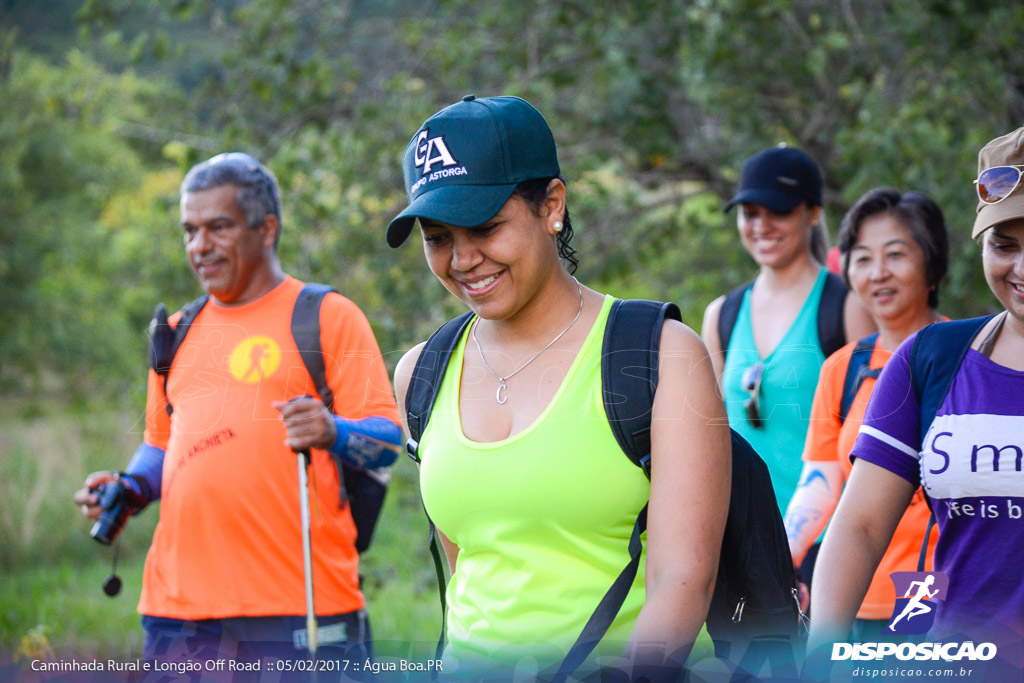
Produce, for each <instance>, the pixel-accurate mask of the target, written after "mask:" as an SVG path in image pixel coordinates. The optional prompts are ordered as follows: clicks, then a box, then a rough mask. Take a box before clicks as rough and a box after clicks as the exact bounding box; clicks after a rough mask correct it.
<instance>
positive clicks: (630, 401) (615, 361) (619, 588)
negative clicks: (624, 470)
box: [552, 299, 682, 683]
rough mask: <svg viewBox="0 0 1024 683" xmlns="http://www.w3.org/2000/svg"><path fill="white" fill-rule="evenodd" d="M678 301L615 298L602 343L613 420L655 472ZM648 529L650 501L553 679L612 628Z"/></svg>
mask: <svg viewBox="0 0 1024 683" xmlns="http://www.w3.org/2000/svg"><path fill="white" fill-rule="evenodd" d="M681 318H682V316H681V315H680V313H679V307H678V306H676V305H675V304H673V303H662V302H660V301H645V300H639V299H631V300H617V301H614V302H613V303H612V308H611V311H609V313H608V322H607V323H606V325H605V330H604V341H603V345H602V348H601V394H602V398H603V399H604V410H605V414H606V415H607V417H608V424H609V426H610V427H611V429H612V433H613V434H614V435H615V440H616V441H617V442H618V444H619V447H620V448H621V449H622V451H623V452H624V453H625V454H626V457H628V458H629V459H630V461H631V462H632V463H633V464H634V465H636V466H637V467H639V468H641V469H642V470H643V471H644V474H646V475H647V477H648V478H650V476H651V409H652V408H653V405H654V393H655V391H656V390H657V388H658V354H659V352H660V350H661V330H662V327H663V326H664V324H665V320H666V319H670V320H681ZM646 530H647V506H646V505H644V507H643V509H641V510H640V513H639V514H638V515H637V518H636V522H635V523H634V525H633V533H632V535H631V536H630V539H629V562H627V563H626V566H625V567H623V569H622V571H621V572H619V575H618V576H617V577H616V578H615V581H614V582H612V585H611V587H610V588H609V589H608V590H607V591H606V592H605V594H604V597H602V598H601V601H600V602H599V603H598V605H597V608H596V609H595V610H594V612H593V614H591V615H590V619H589V620H588V621H587V623H586V625H585V626H584V627H583V631H582V632H581V633H580V635H579V637H578V638H576V642H575V643H574V644H573V646H572V647H571V648H570V649H569V653H568V654H567V655H566V656H565V659H564V660H563V661H562V664H561V665H560V666H559V668H558V672H557V673H556V674H555V676H554V678H552V683H560V682H561V681H564V680H565V679H566V678H567V677H568V676H569V675H570V674H571V673H572V672H573V671H575V670H576V669H577V668H579V666H580V664H582V663H583V662H584V661H585V660H586V659H587V657H588V656H589V655H590V653H591V652H592V651H593V649H594V648H595V647H596V646H597V644H598V643H599V642H600V641H601V638H603V637H604V634H605V633H607V632H608V629H609V628H610V627H611V625H612V622H613V621H615V617H616V615H618V613H619V610H620V609H621V608H622V603H624V602H625V601H626V596H628V595H629V591H630V589H631V588H632V587H633V581H634V580H635V579H636V575H637V571H638V570H639V568H640V557H641V553H642V551H643V542H642V541H641V538H640V537H641V535H642V534H643V533H644V531H646Z"/></svg>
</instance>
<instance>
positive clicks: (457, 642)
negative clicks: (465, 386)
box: [420, 297, 650, 678]
mask: <svg viewBox="0 0 1024 683" xmlns="http://www.w3.org/2000/svg"><path fill="white" fill-rule="evenodd" d="M612 301H613V299H612V298H611V297H606V298H605V302H604V306H603V308H602V310H601V313H600V315H599V316H598V319H597V321H596V322H595V324H594V326H593V328H592V329H591V330H590V333H589V335H588V336H587V338H586V340H585V342H584V344H583V346H582V348H581V349H580V352H579V353H578V354H577V356H576V359H575V361H574V362H573V363H572V365H571V366H570V368H569V370H568V373H567V374H566V376H565V378H564V380H563V381H562V383H561V386H560V387H559V389H558V392H557V393H556V394H555V397H554V399H553V400H552V402H551V403H550V404H549V405H548V407H547V409H546V410H545V411H544V412H543V413H542V414H541V416H540V417H539V418H538V419H537V420H536V421H535V422H534V423H533V424H532V425H530V427H528V428H527V429H526V430H524V431H522V432H520V433H518V434H516V435H514V436H512V437H511V438H508V439H505V440H503V441H497V442H493V443H478V442H474V441H470V440H469V439H468V438H466V436H465V435H464V433H463V431H462V426H461V422H460V418H459V406H458V396H459V391H458V389H459V386H460V382H461V376H462V362H463V355H464V352H465V348H466V346H465V344H466V336H465V335H463V338H462V339H461V340H460V342H459V344H458V346H457V347H456V349H455V352H454V353H453V354H452V358H451V362H450V363H449V365H448V370H447V373H446V374H445V377H444V380H443V384H442V386H441V389H440V392H439V393H438V396H437V401H436V403H435V407H434V411H433V413H432V415H431V419H430V422H429V424H428V425H427V428H426V430H425V432H424V433H423V438H422V439H421V441H420V456H421V458H422V464H421V469H420V487H421V491H422V495H423V503H424V506H425V507H426V509H427V513H428V514H429V515H430V518H431V519H432V520H433V521H434V523H435V524H436V525H437V527H438V528H439V529H440V530H441V531H443V532H444V533H445V535H446V536H448V538H450V539H451V540H452V541H453V542H455V543H456V544H457V545H458V546H459V549H460V551H459V556H458V560H457V562H456V567H455V572H454V575H453V576H452V578H451V582H450V583H449V585H448V593H447V599H448V619H447V629H448V639H449V640H448V646H447V647H446V649H445V674H446V675H447V674H452V675H455V676H456V677H461V676H469V677H471V678H472V677H474V676H477V675H480V673H481V671H482V670H487V671H489V672H491V674H492V675H495V676H499V677H502V678H505V677H510V676H511V675H512V673H513V672H516V675H519V674H520V673H522V674H526V673H528V672H526V671H523V670H522V666H524V664H523V662H527V664H526V665H525V666H534V665H535V666H536V667H538V668H539V669H543V668H544V667H545V666H548V665H551V664H555V663H558V662H560V661H561V660H562V659H563V658H564V656H565V654H566V653H567V652H568V650H569V648H570V647H571V646H572V644H573V642H575V640H576V637H577V636H578V635H579V634H580V632H581V631H582V629H583V626H584V624H586V622H587V620H588V619H589V618H590V615H591V614H592V613H593V611H594V608H595V607H596V606H597V604H598V602H599V601H600V599H601V598H602V597H603V596H604V594H605V591H607V590H608V588H609V587H610V586H611V584H612V581H613V580H614V579H615V577H616V576H617V575H618V574H619V572H620V571H621V570H622V568H623V567H624V566H625V564H626V562H627V561H628V559H629V551H628V544H629V538H630V535H631V533H632V530H633V524H634V522H635V521H636V516H637V514H638V513H639V512H640V510H641V508H643V506H644V504H645V503H646V502H647V499H648V497H649V496H650V483H649V482H648V480H647V478H646V477H645V476H644V474H643V472H642V471H641V470H640V468H638V467H636V466H635V465H633V464H632V463H631V462H630V461H629V459H628V458H627V457H626V456H625V455H624V454H623V452H622V450H621V448H620V447H619V445H618V443H617V442H616V440H615V437H614V435H613V434H612V431H611V428H610V427H609V426H608V420H607V417H606V416H605V412H604V404H603V402H602V398H601V347H602V341H603V337H604V328H605V323H606V322H607V318H608V312H609V310H610V308H611V303H612ZM644 559H646V558H644ZM643 602H644V561H641V564H640V571H639V573H638V574H637V577H636V581H635V582H634V584H633V588H632V589H631V591H630V593H629V595H628V597H627V598H626V601H625V604H624V605H623V606H622V609H621V610H620V611H619V614H618V616H617V617H616V619H615V621H614V622H613V624H612V626H611V628H610V629H609V630H608V634H607V635H606V636H605V638H604V640H603V641H602V646H601V648H600V651H601V652H604V653H607V654H609V655H610V656H618V655H621V654H622V648H623V646H624V645H625V643H626V642H627V641H628V639H629V636H630V633H631V632H632V628H633V625H634V623H635V622H636V618H637V615H638V614H639V612H640V608H641V607H642V606H643ZM530 662H532V664H531V663H530ZM517 667H518V668H517Z"/></svg>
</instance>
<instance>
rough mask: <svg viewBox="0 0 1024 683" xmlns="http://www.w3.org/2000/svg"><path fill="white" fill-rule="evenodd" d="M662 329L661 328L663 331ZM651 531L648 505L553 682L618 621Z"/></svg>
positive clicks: (565, 674) (583, 657)
mask: <svg viewBox="0 0 1024 683" xmlns="http://www.w3.org/2000/svg"><path fill="white" fill-rule="evenodd" d="M659 329H660V328H659ZM646 529H647V505H644V507H643V509H642V510H640V514H639V515H637V518H636V523H634V524H633V533H632V534H631V535H630V537H629V562H627V563H626V566H625V567H623V568H622V571H621V572H619V575H618V576H617V577H615V581H614V582H613V583H612V585H611V588H609V589H608V591H607V592H606V593H605V594H604V597H603V598H601V602H599V603H598V605H597V608H596V609H595V610H594V613H593V614H591V615H590V619H589V620H588V621H587V624H586V625H585V626H584V627H583V631H582V632H581V633H580V635H579V637H578V638H577V639H576V642H575V643H573V645H572V647H571V648H569V653H568V654H567V655H566V656H565V659H563V660H562V663H561V665H560V666H559V667H558V672H557V673H556V674H555V675H554V676H553V677H552V679H551V683H562V681H565V680H566V679H567V678H568V677H569V675H570V674H571V673H572V672H574V671H575V670H576V669H578V668H579V666H580V664H582V663H583V662H584V661H586V659H587V657H588V656H589V655H590V653H591V652H592V651H593V650H594V648H595V647H597V644H598V643H599V642H601V638H603V637H604V634H605V633H607V632H608V628H609V627H610V626H611V625H612V622H613V621H615V616H616V615H617V614H618V613H619V609H621V608H622V603H624V602H625V601H626V596H627V595H629V590H630V588H632V587H633V582H634V581H635V580H636V574H637V571H638V570H639V568H640V555H641V551H642V550H643V541H642V540H641V538H640V536H641V534H643V532H644V531H645V530H646Z"/></svg>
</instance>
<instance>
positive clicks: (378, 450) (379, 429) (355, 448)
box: [331, 415, 402, 470]
mask: <svg viewBox="0 0 1024 683" xmlns="http://www.w3.org/2000/svg"><path fill="white" fill-rule="evenodd" d="M334 424H335V426H336V427H337V428H338V437H337V438H336V439H335V440H334V445H333V446H331V452H332V453H334V454H335V455H337V456H339V457H340V458H341V459H342V460H344V461H345V462H347V463H348V464H350V465H355V466H356V467H362V468H364V469H368V470H375V469H377V468H378V467H387V466H388V465H390V464H392V463H393V462H395V460H396V459H397V458H398V453H399V452H400V451H401V448H402V446H401V444H402V428H401V427H399V426H398V425H396V424H395V423H394V422H392V421H391V420H389V419H387V418H386V417H379V416H376V415H374V416H371V417H367V418H363V419H362V420H346V419H345V418H343V417H339V416H338V415H335V416H334Z"/></svg>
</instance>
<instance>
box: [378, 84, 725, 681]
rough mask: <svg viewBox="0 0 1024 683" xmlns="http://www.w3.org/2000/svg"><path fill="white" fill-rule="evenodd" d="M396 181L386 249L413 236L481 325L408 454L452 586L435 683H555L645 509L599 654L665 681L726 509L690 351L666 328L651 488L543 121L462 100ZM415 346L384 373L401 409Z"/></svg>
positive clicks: (705, 600) (682, 331)
mask: <svg viewBox="0 0 1024 683" xmlns="http://www.w3.org/2000/svg"><path fill="white" fill-rule="evenodd" d="M404 172H405V182H406V190H407V192H408V194H409V199H410V204H409V206H408V207H407V208H406V209H405V210H404V211H403V212H402V213H401V214H400V215H399V216H398V217H397V218H396V219H395V220H394V221H392V222H391V224H390V226H389V227H388V243H389V244H390V245H391V246H393V247H396V246H398V245H399V244H401V243H402V242H403V241H404V240H405V239H406V238H407V237H408V235H409V233H410V232H411V231H412V228H413V226H414V224H415V222H416V221H417V220H418V221H419V227H420V233H421V236H422V243H423V249H424V253H425V255H426V259H427V264H428V265H429V267H430V269H431V271H432V272H433V273H434V275H435V276H436V277H437V278H438V279H439V280H440V281H441V283H442V284H443V285H444V286H445V287H446V288H447V289H448V290H449V291H450V292H451V293H452V294H454V295H455V296H456V297H457V298H458V299H460V300H461V301H462V302H463V303H465V304H466V305H467V306H468V307H469V308H470V309H471V310H472V311H473V312H474V313H475V314H476V318H475V320H474V321H473V323H472V324H471V325H470V326H469V328H468V331H467V332H466V333H465V335H464V338H463V339H461V340H460V343H459V345H458V347H457V348H456V351H455V353H454V354H453V356H452V361H451V362H450V364H449V366H448V371H447V374H446V375H445V377H444V380H443V384H442V388H441V390H440V393H439V394H438V397H437V400H436V402H435V404H434V412H433V413H432V417H431V419H430V422H429V425H428V426H427V428H426V430H425V432H424V433H423V434H422V436H421V439H420V449H419V455H420V458H421V471H420V478H421V489H422V494H423V499H424V504H425V506H426V508H427V512H428V513H429V515H430V516H431V518H432V520H433V521H434V523H435V524H436V525H437V527H438V529H439V530H440V531H441V532H442V542H443V546H444V550H445V553H446V555H447V557H448V563H449V567H450V568H451V570H452V580H451V582H450V583H449V586H448V593H447V600H448V618H447V628H448V637H449V640H448V646H447V648H446V650H445V673H446V674H447V673H450V674H452V675H454V676H457V677H462V676H465V677H468V678H475V677H478V676H480V675H482V674H483V673H484V672H485V670H486V673H487V674H488V675H492V676H499V677H501V676H503V675H504V676H508V675H510V674H517V675H519V674H526V675H529V673H531V672H535V671H543V670H544V669H546V668H549V667H551V666H553V665H555V666H557V665H558V663H559V662H560V661H561V659H562V658H563V657H564V656H565V654H566V652H567V650H568V648H569V647H570V646H571V645H572V644H573V642H574V641H575V639H576V637H577V636H578V635H579V633H580V631H582V629H583V626H584V624H585V623H586V621H587V619H588V618H589V617H590V615H591V613H592V612H593V611H594V608H595V607H596V606H597V603H598V602H599V601H600V599H601V597H602V596H603V595H604V593H605V591H606V590H607V589H608V588H609V586H611V584H612V581H613V580H614V579H615V577H616V576H617V575H618V573H619V572H620V571H621V569H622V567H623V566H624V565H625V564H626V561H627V560H628V557H629V553H628V550H627V544H628V541H629V537H630V533H631V531H632V527H633V523H634V521H635V519H636V515H637V514H638V512H639V511H640V509H641V508H642V507H643V505H644V503H646V502H647V501H648V498H649V500H650V505H649V520H648V531H647V540H646V543H645V548H646V558H645V563H644V566H643V567H642V568H641V571H640V572H639V574H638V577H637V580H636V582H635V583H634V586H633V589H632V590H631V591H630V594H629V596H628V597H627V599H626V601H625V603H624V605H623V607H622V609H621V610H620V612H619V614H618V616H617V618H616V620H615V622H614V623H613V624H612V626H611V628H610V629H609V631H608V634H607V635H606V637H605V638H604V640H603V641H602V644H601V646H600V647H599V649H598V653H599V655H606V656H608V657H609V658H610V659H604V660H602V663H608V662H615V663H616V664H617V665H618V666H621V667H624V668H627V669H630V667H635V666H642V665H645V664H653V665H659V666H661V665H666V664H667V665H669V666H673V665H675V666H680V665H681V662H682V661H684V660H685V658H686V656H687V654H688V653H689V652H690V649H691V646H692V644H693V642H694V640H695V639H696V638H697V636H698V633H699V632H700V630H701V627H702V624H703V622H704V619H705V617H706V615H707V610H708V605H709V603H710V599H711V595H712V590H713V586H714V578H715V572H716V568H717V562H718V553H719V547H720V545H721V540H722V534H723V530H724V526H725V519H726V513H727V504H728V496H729V473H730V461H729V445H728V444H729V434H728V431H727V428H726V427H725V425H724V424H723V422H724V421H723V420H722V418H723V417H724V415H725V412H724V406H723V404H722V401H721V399H720V398H719V397H718V395H717V392H716V390H715V378H714V374H713V372H712V370H711V365H710V363H709V362H708V358H707V352H706V350H705V349H704V346H703V344H702V343H701V341H700V338H699V337H698V336H697V335H696V334H695V333H693V332H692V331H691V330H689V329H688V328H686V327H685V326H683V325H682V324H680V323H676V322H668V323H666V324H665V327H664V330H663V333H662V341H661V366H660V367H661V372H660V383H659V385H658V389H657V393H656V395H655V401H654V408H653V420H652V425H653V427H652V448H653V453H652V477H651V481H650V482H648V480H647V479H646V477H645V476H644V475H643V473H642V472H641V471H640V470H639V469H638V468H637V467H635V466H633V465H632V464H631V463H630V462H629V460H628V459H627V458H626V457H625V455H624V454H623V453H622V451H621V450H620V449H619V447H618V445H617V443H616V441H615V438H614V436H613V435H612V433H611V429H610V428H609V427H608V423H607V420H606V418H605V416H604V412H603V404H602V400H601V377H600V360H601V358H600V356H601V339H602V336H603V329H604V325H605V321H606V318H607V314H608V309H609V306H610V303H611V301H612V299H611V298H610V297H608V296H606V295H603V294H600V293H598V292H596V291H594V290H591V289H589V288H587V287H584V286H582V285H581V284H580V283H579V282H578V281H576V280H575V278H574V277H573V276H572V274H571V271H572V270H575V265H576V260H575V258H574V253H575V252H574V250H573V249H572V248H571V247H570V246H569V239H570V237H571V235H572V229H571V226H570V222H569V213H568V209H567V205H566V188H565V185H564V183H563V182H562V180H561V179H560V177H559V174H560V169H559V166H558V159H557V154H556V151H555V144H554V140H553V139H552V136H551V131H550V129H549V128H548V126H547V123H546V122H545V121H544V119H543V117H542V116H541V115H540V113H539V112H538V111H537V110H536V109H534V108H533V107H532V106H531V105H529V104H528V103H526V102H525V101H523V100H521V99H519V98H514V97H494V98H481V99H475V98H473V97H472V96H470V97H467V98H465V99H464V100H463V101H461V102H457V103H455V104H454V105H452V106H450V107H448V108H446V109H443V110H442V111H440V112H438V113H437V114H435V115H434V116H432V117H431V118H429V119H428V120H427V121H426V122H425V123H424V124H423V126H421V127H420V129H419V131H418V132H417V133H416V135H415V136H413V138H412V140H411V141H410V143H409V146H408V148H407V151H406V154H405V158H404ZM560 257H562V258H563V259H564V260H565V262H566V263H567V264H568V267H567V266H565V265H563V262H562V261H561V260H560ZM421 349H422V345H420V346H417V347H415V348H414V349H412V350H411V351H410V352H409V353H408V354H406V355H405V357H404V358H402V360H401V362H400V363H399V365H398V368H397V369H396V372H395V385H396V394H397V396H398V400H399V401H400V402H401V404H402V405H404V404H405V393H406V389H407V387H408V384H409V375H410V372H411V370H412V368H413V367H414V365H415V362H416V359H417V358H418V357H419V354H420V351H421ZM680 444H686V445H687V447H686V448H679V445H680ZM599 658H600V657H598V658H597V659H599ZM597 659H592V660H591V661H592V662H596V661H597ZM591 665H593V664H591ZM632 672H633V673H635V672H636V669H632Z"/></svg>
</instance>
